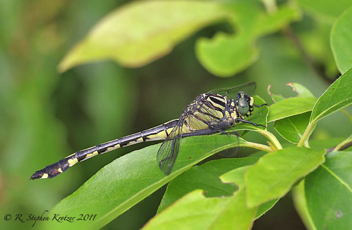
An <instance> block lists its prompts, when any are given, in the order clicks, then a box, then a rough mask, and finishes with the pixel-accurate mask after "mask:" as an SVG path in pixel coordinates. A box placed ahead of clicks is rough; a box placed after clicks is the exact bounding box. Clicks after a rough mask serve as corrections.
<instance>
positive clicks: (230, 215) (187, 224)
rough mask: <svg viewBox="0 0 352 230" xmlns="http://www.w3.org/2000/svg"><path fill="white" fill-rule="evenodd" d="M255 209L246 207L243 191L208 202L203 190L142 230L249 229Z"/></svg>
mask: <svg viewBox="0 0 352 230" xmlns="http://www.w3.org/2000/svg"><path fill="white" fill-rule="evenodd" d="M255 212H256V208H247V207H246V194H245V191H244V190H239V191H238V192H235V194H234V195H233V196H232V197H222V198H218V197H216V198H206V197H204V196H203V195H202V191H201V190H196V191H194V192H192V193H189V194H188V195H186V196H184V197H183V198H181V199H180V200H178V201H177V202H176V203H174V204H173V205H172V206H170V207H169V208H168V209H166V210H164V211H163V212H161V213H159V214H158V215H157V216H156V217H154V218H153V219H151V220H150V221H149V222H148V223H147V224H146V225H145V226H144V228H143V229H153V230H154V229H170V230H172V229H192V230H194V229H200V230H203V229H214V230H215V229H239V230H243V229H250V227H251V226H252V223H253V218H254V215H255Z"/></svg>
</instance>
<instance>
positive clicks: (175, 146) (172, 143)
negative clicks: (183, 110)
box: [157, 119, 184, 175]
mask: <svg viewBox="0 0 352 230" xmlns="http://www.w3.org/2000/svg"><path fill="white" fill-rule="evenodd" d="M183 122H184V119H180V120H179V122H178V123H177V125H176V126H175V127H174V128H173V129H172V131H171V133H170V135H169V136H168V137H167V138H166V139H165V141H164V142H163V143H162V144H161V146H160V148H159V150H158V153H157V161H158V164H159V168H160V169H161V171H162V172H163V173H165V174H166V175H169V174H170V172H171V170H172V168H173V167H174V164H175V161H176V158H177V154H178V151H179V149H180V140H181V137H182V126H183Z"/></svg>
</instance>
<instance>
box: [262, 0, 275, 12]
mask: <svg viewBox="0 0 352 230" xmlns="http://www.w3.org/2000/svg"><path fill="white" fill-rule="evenodd" d="M262 2H263V4H264V6H265V9H266V11H267V12H268V13H269V14H272V13H275V12H276V11H277V6H276V2H275V0H262Z"/></svg>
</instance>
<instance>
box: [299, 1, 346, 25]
mask: <svg viewBox="0 0 352 230" xmlns="http://www.w3.org/2000/svg"><path fill="white" fill-rule="evenodd" d="M298 3H299V4H300V5H301V6H303V8H304V9H305V10H307V11H308V12H309V13H311V14H312V15H313V16H315V17H317V18H319V19H321V20H323V21H326V22H330V23H333V22H334V20H335V19H336V18H337V17H338V16H340V14H341V13H342V12H344V11H345V10H346V9H347V8H348V7H349V6H351V4H352V3H351V1H350V0H337V1H334V2H331V1H329V0H310V1H306V0H298Z"/></svg>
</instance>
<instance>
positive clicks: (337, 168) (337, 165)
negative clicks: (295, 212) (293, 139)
mask: <svg viewBox="0 0 352 230" xmlns="http://www.w3.org/2000/svg"><path fill="white" fill-rule="evenodd" d="M351 171H352V152H347V151H346V152H345V151H344V152H331V153H328V154H327V156H326V162H325V163H324V164H323V165H321V166H320V167H319V168H318V169H317V170H315V171H314V172H313V173H311V174H310V175H309V176H307V177H306V179H305V194H306V199H307V206H308V210H309V213H310V215H311V217H312V220H313V222H314V224H315V225H316V227H317V229H349V228H350V227H351V226H352V219H351V216H352V207H351V203H352V177H351Z"/></svg>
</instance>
